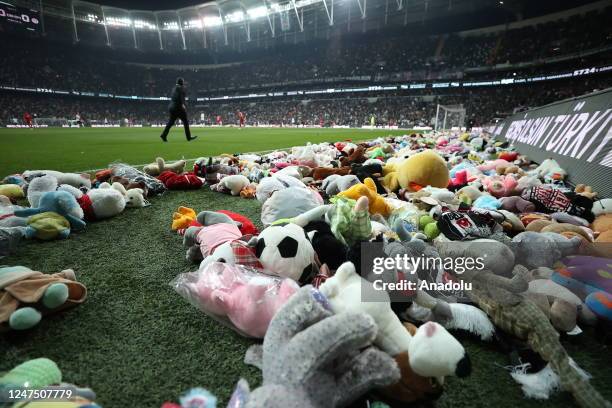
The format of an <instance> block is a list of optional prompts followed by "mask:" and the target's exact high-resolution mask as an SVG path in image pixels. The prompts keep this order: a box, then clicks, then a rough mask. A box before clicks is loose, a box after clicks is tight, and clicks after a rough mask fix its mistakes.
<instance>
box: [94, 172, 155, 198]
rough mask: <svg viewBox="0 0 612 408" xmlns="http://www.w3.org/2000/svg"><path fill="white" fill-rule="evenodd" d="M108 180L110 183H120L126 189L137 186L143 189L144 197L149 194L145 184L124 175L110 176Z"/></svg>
mask: <svg viewBox="0 0 612 408" xmlns="http://www.w3.org/2000/svg"><path fill="white" fill-rule="evenodd" d="M109 182H110V184H111V185H113V184H115V183H118V184H121V185H122V186H123V187H125V189H126V190H131V189H133V188H139V189H141V190H142V191H143V195H144V197H145V198H146V197H147V196H148V195H149V190H148V188H147V184H146V183H145V182H144V181H142V180H140V181H130V180H128V179H127V178H125V177H121V176H112V177H110V179H109ZM98 187H99V186H98Z"/></svg>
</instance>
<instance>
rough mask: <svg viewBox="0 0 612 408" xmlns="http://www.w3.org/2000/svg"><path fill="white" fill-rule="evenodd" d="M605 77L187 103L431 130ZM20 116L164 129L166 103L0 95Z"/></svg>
mask: <svg viewBox="0 0 612 408" xmlns="http://www.w3.org/2000/svg"><path fill="white" fill-rule="evenodd" d="M610 84H611V80H610V78H609V77H608V76H605V75H604V76H601V75H600V76H596V77H590V78H588V79H585V78H576V79H572V80H557V81H551V82H541V83H536V84H529V85H524V84H523V85H506V86H500V87H477V88H471V89H457V90H447V91H445V92H444V91H440V92H437V93H431V91H432V90H429V91H427V92H426V91H423V92H420V93H410V94H407V93H403V92H400V91H397V92H394V93H386V94H376V93H370V94H366V95H359V96H355V95H353V96H351V97H337V96H336V97H334V96H325V97H318V98H306V97H294V98H286V97H283V98H281V99H280V100H279V99H276V98H275V99H273V100H270V99H266V98H263V99H255V100H250V101H248V102H244V101H231V100H229V101H219V102H210V103H196V102H192V103H190V104H189V106H188V110H189V112H190V116H191V119H190V120H191V121H192V122H193V123H201V124H207V125H211V124H215V123H216V118H217V116H221V118H222V120H223V123H224V124H237V117H236V112H238V111H241V112H244V113H245V114H246V115H247V124H248V125H273V126H285V125H296V126H298V125H309V126H319V125H321V124H323V125H324V126H331V125H341V126H354V127H359V126H362V125H369V124H370V120H371V118H372V116H374V118H375V121H376V124H377V125H397V126H400V127H403V128H409V127H413V126H432V125H433V121H434V118H435V115H436V107H437V105H438V104H441V105H462V106H463V107H464V108H465V110H466V120H469V121H470V122H471V123H474V124H477V125H478V124H486V123H488V122H490V121H491V120H492V119H494V118H498V117H504V116H506V115H509V114H512V113H513V112H515V111H516V110H519V109H526V108H529V107H536V106H540V105H544V104H547V103H551V102H554V101H557V100H560V99H565V98H569V97H572V96H578V95H582V94H584V93H588V92H591V91H595V90H600V89H603V88H606V87H608V86H610ZM24 112H29V113H30V114H32V115H33V116H34V117H35V118H36V119H35V122H36V121H39V123H44V122H41V121H43V120H48V119H50V118H60V119H62V120H64V121H66V123H67V121H69V120H72V119H74V117H75V115H76V114H77V113H79V114H80V115H81V116H82V117H83V118H84V120H85V122H86V123H89V124H91V123H121V124H125V123H126V121H127V123H130V124H143V125H151V124H154V125H155V124H163V123H164V122H165V120H166V118H167V102H162V101H137V100H121V99H106V98H95V97H70V96H51V95H44V96H43V95H34V94H21V93H15V92H10V93H8V92H4V93H0V124H1V125H10V124H20V123H22V121H21V118H22V115H23V113H24Z"/></svg>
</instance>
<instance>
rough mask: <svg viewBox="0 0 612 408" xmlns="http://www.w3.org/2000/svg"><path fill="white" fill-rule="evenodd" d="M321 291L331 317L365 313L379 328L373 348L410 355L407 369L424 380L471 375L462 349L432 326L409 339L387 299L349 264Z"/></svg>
mask: <svg viewBox="0 0 612 408" xmlns="http://www.w3.org/2000/svg"><path fill="white" fill-rule="evenodd" d="M320 291H321V293H322V294H323V295H325V297H326V298H327V299H328V301H329V303H330V305H331V310H333V311H334V313H346V312H353V313H366V314H368V315H369V316H371V317H372V318H373V319H374V321H375V322H376V324H377V325H378V329H379V330H378V333H377V335H376V337H375V339H374V342H373V343H374V344H375V345H376V346H378V347H380V349H381V350H383V351H385V352H387V353H388V354H390V355H391V356H395V355H397V354H399V353H402V352H407V353H408V355H409V362H410V367H411V368H412V370H413V371H414V372H415V373H416V374H418V375H420V376H423V377H437V378H440V377H445V376H449V375H456V376H458V377H465V376H467V375H469V374H470V371H471V365H470V359H469V357H468V355H467V353H466V352H465V350H464V348H463V346H461V344H460V343H459V342H458V341H457V340H456V339H455V338H454V337H453V336H452V335H451V334H450V333H448V332H447V331H446V329H444V327H442V326H440V325H439V324H437V323H434V322H428V323H426V324H424V325H422V326H421V327H419V329H418V330H417V332H416V334H415V335H414V336H412V335H411V334H410V333H409V332H408V331H407V330H406V329H405V328H404V326H403V325H402V323H401V321H400V320H399V318H398V317H397V315H396V314H395V313H394V312H393V310H392V309H391V305H390V302H389V295H388V294H387V292H385V291H384V290H382V291H381V290H377V289H375V287H374V285H373V284H372V283H371V282H369V281H367V280H365V279H363V278H362V277H361V276H359V275H358V274H357V273H356V271H355V266H354V265H353V264H352V263H351V262H346V263H344V264H343V265H342V266H340V268H338V270H337V271H336V273H335V275H334V276H332V277H331V278H329V279H327V280H326V281H325V282H323V284H322V285H321V287H320Z"/></svg>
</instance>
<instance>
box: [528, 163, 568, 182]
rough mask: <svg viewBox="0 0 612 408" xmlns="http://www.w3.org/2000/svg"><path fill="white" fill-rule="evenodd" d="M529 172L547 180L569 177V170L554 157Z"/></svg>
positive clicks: (559, 179)
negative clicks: (564, 168)
mask: <svg viewBox="0 0 612 408" xmlns="http://www.w3.org/2000/svg"><path fill="white" fill-rule="evenodd" d="M529 173H530V174H533V175H536V176H538V177H539V178H540V179H543V180H545V181H547V180H548V181H561V180H564V179H565V177H567V172H566V171H565V170H563V168H562V167H561V166H560V165H559V163H557V161H556V160H555V159H552V158H548V159H546V160H544V161H543V162H542V163H541V164H540V165H539V166H538V167H536V168H535V169H533V170H532V171H530V172H529Z"/></svg>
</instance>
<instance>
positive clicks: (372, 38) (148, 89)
mask: <svg viewBox="0 0 612 408" xmlns="http://www.w3.org/2000/svg"><path fill="white" fill-rule="evenodd" d="M611 20H612V7H610V6H608V7H601V8H599V9H595V10H590V11H588V12H586V13H583V14H575V15H574V14H572V15H569V16H568V15H564V16H561V17H558V18H557V19H554V18H553V17H550V18H546V16H545V17H544V18H542V17H540V18H536V19H534V20H533V23H532V24H530V23H529V21H527V23H525V22H523V23H522V24H518V25H517V24H514V25H515V26H516V27H514V28H513V26H512V24H511V25H507V26H505V27H504V28H503V29H500V28H499V27H497V28H496V27H485V28H478V29H475V30H471V31H462V32H457V33H445V32H441V33H436V34H432V33H428V32H423V33H420V32H418V30H417V31H415V33H414V35H411V36H410V37H406V36H405V35H400V31H398V29H397V28H389V29H386V30H379V31H378V32H375V33H371V32H368V33H365V34H364V33H352V34H346V35H342V36H338V37H334V39H333V41H330V40H327V39H326V40H322V39H312V40H310V41H306V42H305V43H303V44H300V46H297V47H296V46H295V44H285V43H284V42H281V43H280V44H274V45H273V46H271V47H265V48H261V47H259V48H253V49H246V50H242V51H241V52H236V51H235V50H230V49H223V50H217V51H213V50H205V51H203V52H197V53H194V52H192V53H191V54H190V55H191V56H192V59H191V60H192V62H195V63H197V64H191V65H188V66H185V65H178V64H175V65H172V64H161V63H160V62H162V61H164V62H168V61H169V62H170V63H172V62H173V61H178V60H180V55H179V56H178V57H177V55H178V54H177V53H176V52H170V51H167V52H165V53H160V52H159V51H158V52H142V51H139V52H134V50H127V49H125V48H122V47H111V48H109V47H101V46H100V45H98V46H96V45H92V44H89V43H86V41H83V42H81V43H78V44H67V43H66V42H62V41H54V40H51V39H49V38H47V39H45V38H37V39H32V38H28V37H24V36H22V35H17V34H6V35H7V38H10V41H5V45H4V47H5V53H4V61H3V64H1V65H0V86H2V88H3V89H4V91H2V92H1V93H0V120H1V121H2V123H3V124H5V125H6V124H11V123H15V122H19V119H18V118H20V117H21V115H22V114H23V112H24V111H25V110H26V109H27V110H29V111H31V112H34V113H35V114H36V116H37V117H39V118H41V117H51V116H53V117H63V118H72V117H74V115H75V112H77V111H78V112H81V113H82V114H83V115H84V116H85V117H86V118H88V119H89V120H90V121H104V120H107V121H109V120H110V121H119V120H124V119H125V118H128V119H130V122H131V123H139V124H150V123H157V122H160V121H162V120H163V117H164V116H165V104H166V103H167V102H165V101H164V102H160V101H159V97H164V96H166V95H167V93H168V86H169V84H172V83H173V81H174V79H175V78H176V77H177V76H183V77H185V79H186V81H187V83H188V86H189V89H190V96H191V101H190V104H191V105H192V106H194V105H195V106H196V108H197V110H198V111H199V112H201V113H203V114H204V117H205V118H210V117H213V116H215V115H217V114H222V115H225V116H227V118H226V119H225V123H231V122H232V121H233V120H234V118H233V114H230V113H231V112H235V111H236V110H237V109H244V110H245V111H246V112H248V116H249V123H251V124H255V123H268V124H291V123H308V124H314V123H316V124H318V123H319V122H320V120H321V118H323V120H324V121H325V123H329V124H337V125H351V126H360V125H362V124H364V123H366V122H367V119H366V118H368V117H369V116H370V115H372V114H373V113H375V114H376V115H377V118H378V120H379V122H380V123H381V124H398V125H400V126H410V125H429V124H430V122H431V118H432V111H433V110H434V109H435V104H436V103H461V104H463V105H465V107H466V109H467V113H468V115H467V116H468V118H471V119H472V121H473V122H475V123H481V124H482V123H486V122H488V121H490V120H492V119H493V118H495V117H499V116H503V115H506V114H509V113H512V112H513V111H514V110H515V109H516V108H519V107H521V106H523V107H524V106H537V105H539V104H542V103H548V102H551V101H553V100H554V99H555V98H560V97H567V96H576V95H580V94H582V93H584V92H589V91H592V90H594V89H601V88H606V87H608V86H609V85H610V83H611V82H612V81H611V80H610V73H609V72H610V71H609V68H610V66H609V65H610V62H611V61H612V46H610V45H609V44H610V41H611V39H612V28H611V26H610V24H609V21H611ZM585 27H589V29H588V30H586V29H584V28H585ZM423 31H424V30H423ZM179 54H180V53H179ZM183 57H184V55H183ZM24 62H25V63H24ZM591 67H597V69H598V70H601V71H597V72H590V71H589V72H585V74H589V75H590V74H594V75H593V76H588V77H584V78H573V79H571V80H568V79H567V78H566V77H567V74H566V73H574V75H575V73H576V72H577V70H585V71H588V70H589V69H591ZM557 74H558V75H560V79H559V80H554V79H556V78H555V75H557ZM541 75H546V76H550V77H551V78H549V79H550V81H548V82H546V83H547V85H546V86H539V85H538V86H535V85H529V86H518V85H513V92H512V93H508V92H506V91H505V90H504V89H503V87H501V88H499V87H498V86H500V85H501V84H500V83H495V84H493V85H495V86H496V89H488V88H487V89H484V88H483V89H481V88H469V89H467V88H463V86H462V89H456V90H452V91H451V90H447V89H433V87H434V86H435V84H433V82H435V81H442V80H446V81H453V80H457V81H458V80H461V81H468V80H469V81H485V80H491V79H494V80H495V79H497V80H499V79H500V78H502V79H503V78H513V77H529V76H530V77H537V76H541ZM581 75H582V74H581ZM136 79H137V80H136ZM427 81H429V82H428V84H427V85H426V86H425V89H421V87H420V86H417V85H415V86H414V89H413V87H412V85H410V86H408V87H409V91H406V90H403V88H402V87H401V86H400V85H394V87H395V88H393V86H392V87H391V89H384V90H382V91H384V92H382V91H381V90H379V91H373V90H372V91H370V88H368V92H367V93H363V92H361V93H359V94H358V95H357V94H354V97H351V98H346V97H345V96H346V95H337V94H333V92H331V93H332V95H326V96H325V97H324V98H322V97H321V95H316V97H313V96H310V97H306V96H304V97H301V99H304V100H302V101H300V100H295V99H296V98H298V97H296V96H295V95H292V94H295V93H296V92H295V90H296V89H305V90H308V89H314V88H316V87H317V86H318V87H319V88H321V87H326V88H332V87H339V86H367V87H371V86H372V85H374V86H377V85H376V84H381V85H382V84H385V83H388V82H393V83H395V84H397V83H405V84H415V83H417V82H427ZM487 85H489V86H490V85H491V84H487ZM21 88H29V90H30V91H34V92H37V93H38V95H37V96H33V95H31V94H30V95H27V94H24V93H23V92H21V93H19V94H15V93H8V92H7V91H8V90H13V91H16V90H19V89H21ZM374 89H375V88H374ZM21 90H22V91H23V89H21ZM47 91H49V92H47ZM51 91H53V92H51ZM55 91H59V93H61V94H66V93H67V94H72V95H71V96H70V97H68V96H66V97H61V98H58V97H55V96H50V95H44V96H41V95H40V94H42V93H56V92H55ZM279 91H280V92H282V93H283V97H282V98H275V99H274V100H273V101H272V100H270V99H269V98H265V97H264V96H265V95H270V94H271V93H275V92H279ZM291 91H294V92H291ZM245 92H259V93H257V94H256V95H257V96H256V97H253V98H250V99H249V102H248V103H244V102H241V101H236V102H234V101H231V102H229V103H228V102H227V101H221V102H223V104H221V102H219V101H218V99H221V96H230V99H232V98H231V97H232V95H233V96H236V95H241V94H243V95H244V93H245ZM262 92H263V93H262ZM74 95H79V96H82V95H89V96H90V97H88V98H77V97H76V96H74ZM109 95H110V96H111V97H115V98H114V99H112V100H109V99H108V97H109ZM117 95H123V98H122V100H120V101H118V100H117V99H116V96H117ZM98 96H104V97H106V98H101V99H100V98H97V97H98ZM134 97H138V98H155V99H158V100H157V101H156V102H149V101H148V102H133V101H130V102H126V99H129V98H134ZM373 98H377V99H373ZM235 99H240V98H239V97H236V98H235ZM287 99H288V100H289V101H290V102H289V103H288V104H287V103H286V102H287ZM213 100H217V102H213ZM308 101H310V102H308ZM364 101H365V102H364Z"/></svg>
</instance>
